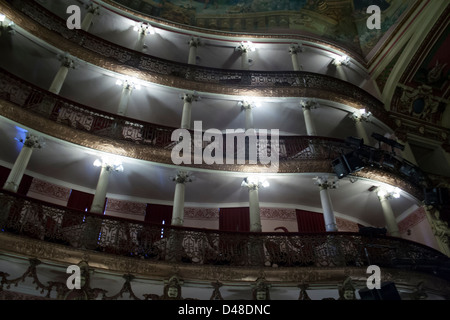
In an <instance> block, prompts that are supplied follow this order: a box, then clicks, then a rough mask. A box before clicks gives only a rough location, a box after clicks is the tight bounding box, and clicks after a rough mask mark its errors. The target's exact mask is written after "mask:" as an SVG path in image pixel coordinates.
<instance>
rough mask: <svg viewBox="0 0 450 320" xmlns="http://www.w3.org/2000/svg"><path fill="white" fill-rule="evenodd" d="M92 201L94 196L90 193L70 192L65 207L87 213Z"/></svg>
mask: <svg viewBox="0 0 450 320" xmlns="http://www.w3.org/2000/svg"><path fill="white" fill-rule="evenodd" d="M93 200H94V195H93V194H91V193H86V192H82V191H78V190H72V191H71V193H70V197H69V201H68V202H67V207H68V208H71V209H77V210H81V211H86V209H87V211H89V210H90V209H91V205H92V201H93Z"/></svg>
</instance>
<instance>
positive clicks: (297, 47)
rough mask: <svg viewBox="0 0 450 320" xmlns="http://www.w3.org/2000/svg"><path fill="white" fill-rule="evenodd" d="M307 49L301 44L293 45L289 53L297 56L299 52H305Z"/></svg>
mask: <svg viewBox="0 0 450 320" xmlns="http://www.w3.org/2000/svg"><path fill="white" fill-rule="evenodd" d="M304 51H305V48H304V47H303V46H302V45H301V44H294V43H293V44H291V45H290V47H289V53H290V54H291V55H292V54H297V53H299V52H304Z"/></svg>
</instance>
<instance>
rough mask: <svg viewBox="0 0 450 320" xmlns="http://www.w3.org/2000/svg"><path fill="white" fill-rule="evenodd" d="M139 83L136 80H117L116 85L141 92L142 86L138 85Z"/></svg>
mask: <svg viewBox="0 0 450 320" xmlns="http://www.w3.org/2000/svg"><path fill="white" fill-rule="evenodd" d="M138 81H139V80H138V79H135V78H128V79H117V80H116V85H117V86H120V87H121V86H123V87H126V88H127V89H136V90H141V85H140V84H139V83H138Z"/></svg>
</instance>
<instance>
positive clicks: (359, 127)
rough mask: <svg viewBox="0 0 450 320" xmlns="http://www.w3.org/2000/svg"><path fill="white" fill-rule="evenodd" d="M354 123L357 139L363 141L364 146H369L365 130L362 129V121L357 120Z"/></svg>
mask: <svg viewBox="0 0 450 320" xmlns="http://www.w3.org/2000/svg"><path fill="white" fill-rule="evenodd" d="M354 121H355V127H356V133H357V134H358V138H360V139H363V140H364V144H365V145H370V140H369V136H368V135H367V132H366V128H364V124H363V120H362V119H361V118H359V119H355V120H354Z"/></svg>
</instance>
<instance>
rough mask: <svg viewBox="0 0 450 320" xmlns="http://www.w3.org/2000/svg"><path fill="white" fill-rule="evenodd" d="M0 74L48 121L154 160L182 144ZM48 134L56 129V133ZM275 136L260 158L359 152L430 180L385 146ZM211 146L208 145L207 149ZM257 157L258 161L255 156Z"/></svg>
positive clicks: (387, 167)
mask: <svg viewBox="0 0 450 320" xmlns="http://www.w3.org/2000/svg"><path fill="white" fill-rule="evenodd" d="M0 75H1V78H0V99H3V100H6V101H9V102H11V103H13V104H14V105H17V106H19V107H21V108H23V109H25V110H27V111H29V112H31V113H33V114H36V115H37V116H40V117H43V118H45V119H47V120H51V121H53V122H55V123H58V124H61V125H65V126H67V127H70V128H73V129H76V130H80V131H83V132H87V133H89V134H93V135H96V136H98V137H106V138H110V139H114V140H117V141H122V142H127V143H131V144H135V145H140V146H150V147H152V148H156V149H157V150H160V151H161V152H162V154H164V156H159V157H155V158H154V159H151V160H155V161H159V162H163V163H165V162H169V163H172V162H171V161H172V160H171V150H172V148H173V147H174V145H175V144H176V142H175V141H173V140H172V133H173V132H174V130H176V128H172V127H166V126H162V125H156V124H152V123H149V122H144V121H139V120H136V119H131V118H126V117H123V116H120V115H116V114H111V113H108V112H104V111H99V110H97V109H94V108H91V107H88V106H85V105H82V104H79V103H77V102H74V101H71V100H68V99H66V98H63V97H61V96H59V95H56V94H53V93H51V92H49V91H46V90H44V89H41V88H39V87H37V86H35V85H33V84H31V83H29V82H26V81H25V80H23V79H20V78H18V77H17V76H15V75H13V74H11V73H9V72H8V71H6V70H4V69H1V68H0ZM41 129H42V128H41ZM46 133H48V134H51V135H54V134H55V133H54V132H46ZM191 137H194V132H193V131H191ZM62 139H65V137H62ZM271 139H272V136H271V132H268V134H267V135H262V136H260V135H257V136H256V149H255V150H256V154H257V156H258V159H259V156H260V154H261V152H264V154H265V155H268V154H269V153H271V152H272V151H271V150H272V148H276V150H278V157H277V159H276V160H277V161H279V162H280V165H282V164H283V163H285V164H288V163H289V162H290V161H296V163H297V165H296V166H297V169H298V161H304V162H305V161H308V165H310V166H312V164H313V162H314V161H319V162H323V161H325V162H326V164H323V163H320V164H317V168H316V169H314V170H313V169H311V167H309V171H314V172H316V171H319V172H324V171H325V172H327V170H328V171H331V169H332V161H333V160H335V159H338V158H339V157H340V156H342V155H346V154H349V153H352V152H354V157H357V158H359V161H361V163H363V164H364V165H365V166H367V167H371V168H377V169H382V170H383V171H385V172H389V173H393V174H394V175H395V176H398V177H401V178H402V179H404V180H405V181H408V183H410V184H411V186H415V188H416V189H417V190H413V189H411V192H413V193H415V194H419V193H420V192H421V191H418V190H419V189H420V190H421V189H422V188H423V187H424V186H426V185H427V184H428V182H427V181H426V176H425V175H424V174H423V173H422V172H421V170H420V169H419V168H417V167H415V166H413V165H411V164H407V163H406V162H405V161H404V160H402V159H400V158H397V157H395V156H393V155H391V154H390V153H388V152H386V151H383V150H380V149H375V148H372V147H369V146H364V147H363V148H360V147H355V146H353V145H352V144H351V143H347V142H346V141H345V140H342V139H336V138H330V137H311V136H307V137H306V136H280V137H277V139H272V140H271ZM222 140H223V157H224V160H223V163H226V157H227V151H228V146H227V140H228V139H227V137H226V135H225V134H224V136H223V139H222ZM232 141H233V147H232V148H231V149H230V150H233V152H234V157H235V158H237V157H241V158H240V159H242V153H243V152H244V154H245V155H246V156H249V153H250V151H249V150H241V149H238V148H239V145H238V144H237V143H235V140H234V139H233V140H232ZM192 143H193V144H194V139H192ZM276 143H278V145H276ZM205 146H206V145H203V146H202V149H203V148H204V147H205ZM358 148H359V149H358ZM193 157H194V145H193V146H192V159H193ZM252 159H253V160H255V159H254V158H252ZM246 163H248V162H246ZM210 167H211V168H216V169H219V170H220V169H224V168H223V167H222V166H220V165H214V164H213V165H212V166H210ZM303 169H305V168H303ZM224 170H226V169H224ZM298 170H302V169H298ZM411 172H412V173H411ZM419 197H420V195H419Z"/></svg>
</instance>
